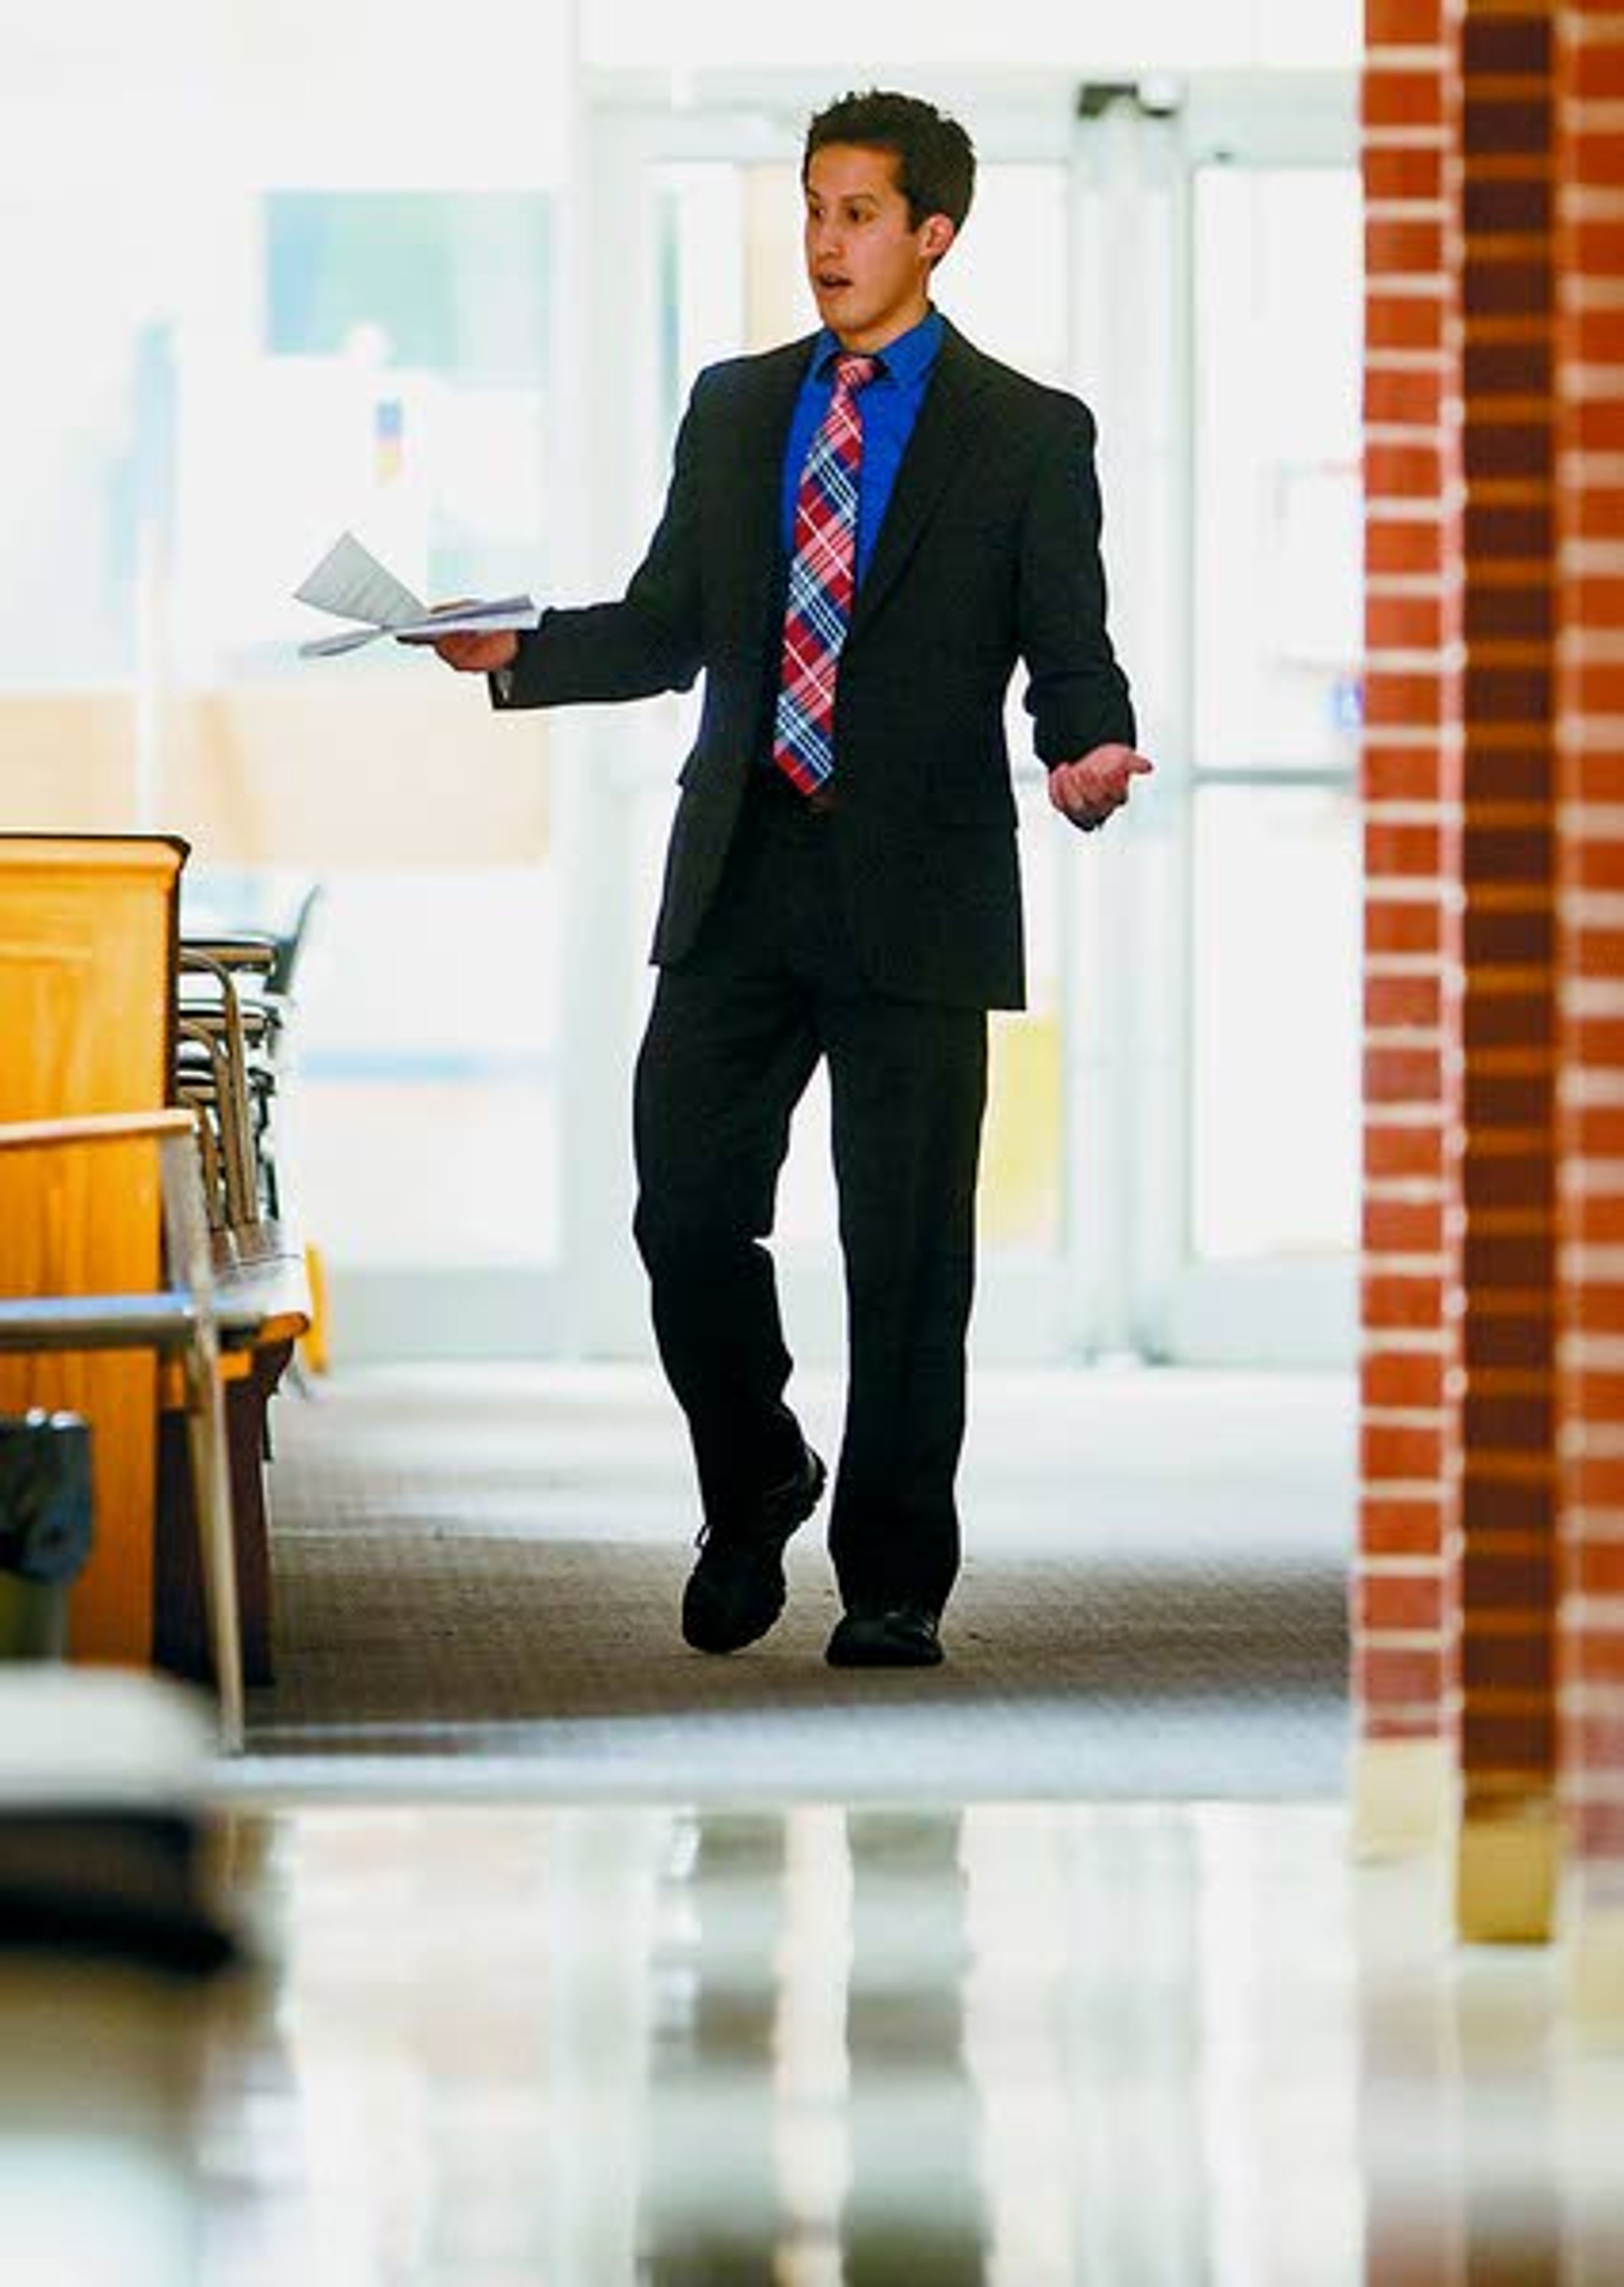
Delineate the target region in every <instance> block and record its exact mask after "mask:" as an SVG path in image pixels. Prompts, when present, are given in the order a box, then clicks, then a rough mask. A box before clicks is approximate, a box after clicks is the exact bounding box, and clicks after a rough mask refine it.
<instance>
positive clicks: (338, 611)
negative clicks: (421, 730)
mask: <svg viewBox="0 0 1624 2287" xmlns="http://www.w3.org/2000/svg"><path fill="white" fill-rule="evenodd" d="M293 592H294V594H295V596H296V597H297V599H298V600H299V602H300V603H302V604H311V605H314V607H315V609H316V610H317V611H319V612H330V613H332V615H333V616H334V618H335V619H343V620H361V621H365V622H366V624H365V626H363V627H359V628H347V629H345V632H344V633H343V634H342V635H337V636H318V637H315V638H314V639H313V641H311V642H309V643H302V644H301V645H299V657H300V658H301V659H336V658H337V657H338V656H339V654H340V653H344V652H347V651H358V650H359V649H360V646H361V645H363V644H369V643H376V642H377V640H378V639H379V637H382V636H398V637H407V638H416V639H417V640H419V641H424V640H432V638H433V637H435V636H443V635H457V634H463V633H470V634H480V635H489V634H494V633H495V632H496V631H497V630H499V629H503V628H513V629H523V628H534V627H535V625H536V623H537V622H538V621H539V620H540V618H541V613H540V611H539V610H538V609H537V607H536V605H535V602H534V600H533V599H532V598H531V597H528V596H499V597H495V599H494V600H492V601H489V602H479V601H470V602H464V603H456V604H443V605H440V606H439V608H438V609H436V610H433V611H431V610H430V609H429V607H428V605H426V604H424V602H423V600H422V598H421V597H417V596H414V595H413V593H412V591H411V590H410V589H409V588H408V587H406V586H404V585H403V584H402V582H400V581H399V580H397V579H396V578H395V575H394V574H393V573H392V572H391V571H389V570H388V569H387V568H386V567H385V566H384V565H382V564H380V563H379V562H378V560H377V558H376V556H374V555H373V554H372V552H371V550H369V549H367V548H363V547H362V545H361V543H360V541H359V540H357V539H356V537H355V535H354V534H353V532H345V533H341V534H339V536H338V538H337V540H336V541H335V542H333V545H332V546H331V547H330V548H329V550H328V551H327V554H326V555H325V556H324V557H323V558H321V562H320V563H319V564H318V565H317V566H315V569H314V570H313V571H312V572H310V573H308V574H306V575H305V579H304V580H302V581H301V582H300V583H299V585H298V586H297V588H296V589H295V590H294V591H293Z"/></svg>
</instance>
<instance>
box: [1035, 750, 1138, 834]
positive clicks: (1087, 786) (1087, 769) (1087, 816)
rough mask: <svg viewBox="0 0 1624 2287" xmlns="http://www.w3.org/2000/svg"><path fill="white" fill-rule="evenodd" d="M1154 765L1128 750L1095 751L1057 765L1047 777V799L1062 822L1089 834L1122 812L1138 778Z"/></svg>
mask: <svg viewBox="0 0 1624 2287" xmlns="http://www.w3.org/2000/svg"><path fill="white" fill-rule="evenodd" d="M1154 768H1155V764H1153V763H1152V762H1151V761H1149V760H1148V758H1147V757H1146V756H1144V755H1139V754H1136V753H1135V752H1134V749H1133V748H1131V747H1120V746H1111V747H1096V748H1093V749H1092V750H1091V751H1090V752H1089V754H1086V755H1082V756H1079V757H1078V759H1077V760H1076V761H1075V762H1072V763H1057V764H1055V765H1054V767H1053V769H1052V770H1051V771H1050V773H1049V799H1050V803H1052V804H1053V805H1054V807H1055V809H1057V810H1058V811H1059V812H1060V814H1061V816H1062V817H1063V818H1069V819H1071V821H1072V824H1073V826H1077V827H1081V829H1082V831H1083V832H1084V833H1085V834H1091V833H1092V832H1093V831H1094V829H1095V827H1097V826H1103V825H1104V824H1105V820H1106V819H1108V818H1109V817H1110V815H1111V813H1112V811H1113V810H1121V807H1122V805H1123V803H1125V802H1126V801H1127V799H1128V796H1129V790H1130V788H1131V787H1132V785H1133V782H1134V780H1135V779H1137V778H1142V777H1143V776H1144V775H1145V772H1148V771H1152V770H1153V769H1154Z"/></svg>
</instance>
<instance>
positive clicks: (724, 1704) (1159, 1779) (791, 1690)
mask: <svg viewBox="0 0 1624 2287" xmlns="http://www.w3.org/2000/svg"><path fill="white" fill-rule="evenodd" d="M802 1403H803V1410H804V1418H805V1419H806V1421H807V1425H808V1428H809V1430H810V1431H811V1433H812V1436H813V1438H814V1441H815V1442H817V1441H821V1442H822V1443H823V1444H824V1449H825V1450H826V1451H827V1450H828V1449H829V1447H830V1446H831V1445H832V1444H833V1442H834V1440H835V1436H836V1429H837V1396H836V1392H835V1391H834V1390H833V1389H828V1388H818V1387H814V1388H813V1389H812V1390H811V1391H810V1392H808V1393H804V1394H803V1398H802ZM1350 1423H1351V1393H1350V1391H1349V1389H1348V1388H1347V1387H1346V1385H1345V1384H1343V1383H1342V1382H1340V1381H1316V1380H1311V1379H1307V1378H1304V1379H1301V1380H1287V1379H1276V1380H1271V1381H1260V1380H1257V1379H1256V1378H1250V1377H1232V1376H1217V1375H1199V1376H1198V1375H1183V1374H1178V1375H1175V1374H1153V1373H1145V1374H1139V1373H1132V1374H1128V1373H1119V1374H1110V1373H1104V1374H1096V1375H1082V1374H1078V1375H1066V1376H1058V1375H1057V1376H1029V1377H1013V1376H1008V1375H1005V1376H1002V1377H983V1378H981V1379H978V1382H977V1389H976V1409H975V1416H974V1420H973V1423H972V1435H971V1439H970V1448H969V1452H968V1454H967V1462H966V1469H965V1476H964V1510H965V1517H966V1539H967V1544H968V1554H967V1559H966V1563H965V1569H964V1572H963V1577H962V1579H961V1583H960V1587H959V1589H958V1592H957V1594H956V1595H955V1599H954V1602H953V1605H952V1608H951V1610H950V1612H949V1614H948V1618H947V1626H946V1628H945V1632H944V1633H945V1637H946V1641H947V1644H948V1648H949V1654H950V1657H949V1660H948V1664H947V1666H945V1667H944V1668H942V1669H940V1670H939V1671H935V1672H932V1673H928V1674H907V1675H899V1674H877V1675H852V1674H838V1673H836V1672H835V1671H832V1670H830V1669H829V1668H828V1667H826V1666H824V1664H823V1660H822V1657H821V1655H822V1648H823V1644H824V1642H825V1639H826V1637H827V1635H828V1630H829V1627H830V1626H832V1624H833V1622H834V1619H835V1618H836V1614H837V1606H836V1599H835V1595H834V1592H833V1587H832V1584H831V1580H830V1576H829V1571H828V1561H827V1558H826V1556H825V1555H824V1552H823V1550H822V1547H821V1546H820V1520H818V1521H814V1523H812V1525H811V1526H809V1527H808V1528H807V1529H806V1531H804V1532H803V1533H802V1534H801V1535H800V1536H798V1538H797V1539H796V1543H795V1544H794V1545H793V1547H792V1549H791V1554H790V1563H789V1574H790V1606H789V1610H788V1613H787V1615H786V1617H785V1619H784V1620H783V1622H782V1623H781V1624H780V1626H779V1628H778V1629H776V1630H775V1631H774V1632H773V1634H772V1635H771V1636H770V1637H769V1638H767V1639H766V1640H765V1642H764V1643H762V1644H761V1645H759V1646H757V1647H756V1648H754V1649H752V1650H750V1651H749V1652H746V1653H743V1654H739V1655H735V1656H734V1657H733V1658H729V1659H723V1660H717V1659H709V1658H704V1657H703V1656H702V1655H699V1654H695V1653H693V1652H690V1651H688V1650H686V1649H685V1647H684V1646H683V1645H682V1643H681V1642H680V1641H679V1640H678V1638H677V1633H676V1610H677V1600H678V1598H679V1596H680V1594H681V1587H682V1581H683V1579H684V1577H685V1572H686V1569H687V1566H688V1563H690V1561H691V1555H692V1550H691V1546H690V1544H691V1540H692V1535H693V1525H694V1519H693V1514H692V1507H691V1503H692V1495H691V1492H690V1488H689V1481H688V1471H687V1466H686V1460H685V1449H684V1444H683V1441H682V1438H681V1436H680V1431H679V1428H678V1426H677V1424H675V1423H674V1422H673V1421H672V1420H671V1418H670V1413H669V1404H668V1402H667V1400H666V1399H665V1397H664V1396H663V1394H662V1392H661V1391H660V1390H659V1389H658V1388H657V1387H656V1386H655V1385H654V1382H653V1381H652V1380H651V1379H650V1378H649V1377H648V1376H646V1375H643V1374H640V1373H634V1372H613V1371H607V1370H603V1371H598V1372H593V1371H590V1370H576V1371H573V1372H572V1371H569V1370H547V1369H541V1368H536V1369H517V1368H510V1369H505V1370H498V1371H496V1372H495V1373H491V1372H488V1371H486V1370H480V1371H479V1372H478V1373H475V1372H474V1371H473V1370H471V1369H469V1368H465V1367H463V1368H445V1369H434V1368H423V1367H415V1368H411V1369H400V1370H395V1371H392V1372H388V1371H384V1370H376V1371H374V1372H371V1373H367V1374H357V1375H352V1376H350V1377H347V1378H344V1379H340V1380H339V1381H336V1382H333V1383H330V1384H329V1385H327V1386H325V1387H324V1388H323V1389H322V1390H321V1392H320V1394H319V1395H318V1396H317V1397H315V1398H314V1399H313V1401H311V1402H308V1403H300V1402H298V1401H297V1400H294V1401H290V1402H289V1403H287V1404H284V1405H283V1406H282V1407H281V1412H280V1416H279V1448H280V1450H279V1458H278V1460H277V1464H276V1467H275V1469H274V1471H273V1492H274V1498H275V1513H276V1522H275V1529H274V1539H273V1549H274V1561H275V1568H276V1575H277V1634H278V1647H279V1650H278V1667H277V1680H276V1682H275V1685H274V1686H273V1688H272V1689H270V1690H265V1691H261V1692H257V1693H256V1694H254V1695H253V1697H252V1703H251V1706H250V1742H249V1744H250V1759H249V1761H248V1763H247V1764H246V1765H245V1766H243V1767H242V1770H241V1777H242V1783H243V1785H244V1786H245V1787H246V1788H248V1789H250V1791H251V1789H252V1788H253V1787H254V1786H255V1785H259V1786H262V1787H265V1788H269V1789H273V1790H275V1789H280V1788H283V1787H292V1786H294V1785H296V1784H314V1785H318V1786H320V1785H322V1784H326V1785H328V1786H329V1787H342V1786H344V1785H346V1784H353V1785H357V1786H361V1787H366V1788H376V1787H377V1786H379V1785H380V1784H388V1783H390V1782H391V1780H393V1781H394V1782H395V1783H398V1784H411V1785H413V1786H414V1787H415V1788H416V1790H417V1791H419V1792H421V1791H422V1788H423V1786H424V1783H425V1782H426V1781H428V1780H430V1779H431V1778H432V1779H433V1781H434V1783H435V1784H440V1785H447V1786H450V1787H453V1788H455V1789H456V1791H459V1792H462V1791H481V1790H497V1791H503V1790H508V1789H517V1790H519V1791H522V1792H541V1793H545V1794H553V1795H566V1796H570V1795H588V1796H597V1795H600V1794H605V1793H608V1794H614V1795H620V1796H627V1795H630V1796H670V1795H672V1794H680V1795H682V1796H684V1797H696V1796H717V1795H732V1796H763V1795H770V1796H772V1797H773V1798H775V1799H776V1798H782V1797H795V1798H799V1799H807V1798H820V1797H830V1798H850V1797H852V1796H861V1795H869V1796H875V1795H885V1796H893V1797H894V1796H907V1797H909V1798H914V1799H917V1798H919V1797H921V1796H931V1797H936V1796H952V1797H964V1796H967V1795H974V1796H977V1797H984V1798H986V1797H1011V1796H1019V1797H1034V1796H1050V1797H1052V1796H1057V1795H1059V1796H1067V1797H1077V1796H1081V1797H1089V1798H1096V1799H1104V1798H1118V1799H1121V1798H1131V1799H1150V1798H1157V1797H1168V1796H1174V1797H1209V1798H1229V1799H1257V1798H1269V1797H1274V1798H1303V1797H1312V1796H1325V1795H1334V1794H1335V1793H1337V1792H1339V1791H1340V1789H1341V1787H1342V1784H1343V1761H1344V1755H1345V1750H1346V1704H1345V1696H1344V1683H1345V1674H1344V1671H1345V1664H1346V1658H1347V1645H1346V1626H1345V1595H1346V1589H1345V1565H1346V1548H1347V1546H1348V1539H1349V1534H1350V1531H1351V1522H1350V1521H1351V1453H1350V1447H1351V1434H1350ZM393 1759H404V1760H403V1761H401V1762H400V1768H399V1769H391V1765H392V1761H393ZM431 1764H432V1767H433V1768H432V1770H431V1768H430V1766H431Z"/></svg>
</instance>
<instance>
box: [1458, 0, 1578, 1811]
mask: <svg viewBox="0 0 1624 2287" xmlns="http://www.w3.org/2000/svg"><path fill="white" fill-rule="evenodd" d="M1449 50H1450V64H1451V67H1452V68H1451V71H1450V80H1449V91H1448V100H1447V106H1446V109H1447V115H1448V118H1449V123H1450V130H1451V132H1450V153H1449V158H1448V161H1447V164H1446V203H1447V206H1448V209H1449V216H1448V220H1447V223H1446V232H1445V243H1446V264H1447V266H1448V269H1449V272H1450V275H1451V281H1452V293H1451V297H1450V312H1449V319H1448V322H1447V328H1446V333H1447V339H1448V344H1449V349H1450V353H1451V354H1450V360H1449V361H1450V364H1451V367H1452V368H1453V370H1454V373H1455V374H1456V375H1458V376H1459V387H1460V397H1459V412H1458V418H1459V423H1460V431H1459V435H1460V444H1459V454H1458V468H1457V470H1456V471H1455V489H1454V498H1453V500H1452V503H1451V505H1452V509H1453V510H1454V516H1453V518H1452V521H1453V522H1454V524H1455V525H1456V526H1457V527H1458V532H1459V555H1458V559H1457V561H1456V563H1455V565H1454V567H1453V569H1454V592H1455V594H1456V596H1457V597H1458V607H1457V613H1456V617H1457V619H1458V628H1459V637H1460V641H1459V648H1458V653H1457V654H1456V659H1457V663H1458V681H1457V682H1456V683H1455V685H1454V689H1453V691H1452V694H1451V695H1452V705H1451V715H1452V718H1453V720H1452V729H1453V731H1454V736H1455V737H1456V739H1457V740H1458V742H1459V751H1460V758H1461V777H1460V789H1461V808H1460V818H1459V843H1458V868H1459V881H1460V898H1459V904H1458V907H1457V908H1456V917H1457V918H1456V926H1457V928H1458V946H1456V947H1455V948H1454V949H1455V950H1456V951H1457V952H1458V956H1459V958H1458V961H1455V962H1452V963H1451V966H1450V975H1449V979H1448V986H1447V990H1446V1025H1447V1029H1448V1032H1449V1034H1450V1038H1451V1041H1452V1044H1454V1045H1456V1046H1457V1047H1458V1050H1459V1053H1458V1055H1457V1056H1455V1057H1454V1059H1453V1060H1452V1072H1451V1085H1450V1105H1449V1116H1448V1144H1449V1151H1450V1157H1451V1159H1452V1162H1453V1189H1454V1198H1453V1199H1452V1209H1453V1214H1452V1224H1453V1231H1454V1238H1455V1242H1456V1243H1455V1246H1454V1250H1453V1254H1452V1262H1451V1277H1452V1285H1453V1293H1452V1298H1451V1299H1452V1314H1451V1315H1452V1326H1453V1332H1454V1344H1455V1361H1456V1366H1457V1373H1456V1376H1455V1381H1454V1389H1455V1393H1456V1396H1457V1398H1458V1402H1459V1406H1460V1419H1459V1434H1458V1441H1457V1446H1456V1453H1457V1464H1456V1471H1455V1476H1454V1485H1453V1499H1452V1500H1451V1503H1450V1508H1451V1518H1450V1523H1451V1527H1452V1530H1451V1535H1450V1547H1449V1552H1448V1556H1449V1562H1448V1568H1447V1578H1446V1600H1447V1602H1448V1604H1449V1606H1450V1609H1451V1612H1452V1617H1453V1620H1454V1626H1453V1629H1452V1640H1451V1660H1450V1670H1451V1684H1452V1696H1453V1697H1454V1704H1455V1705H1456V1706H1457V1707H1458V1710H1459V1742H1458V1744H1459V1759H1460V1769H1461V1773H1462V1808H1463V1811H1464V1813H1465V1815H1466V1816H1467V1817H1468V1818H1469V1819H1470V1818H1471V1817H1472V1816H1473V1815H1474V1813H1477V1812H1479V1811H1481V1812H1484V1813H1486V1814H1491V1815H1492V1813H1493V1810H1494V1809H1495V1808H1497V1807H1498V1806H1499V1805H1500V1804H1501V1803H1502V1802H1505V1801H1508V1800H1509V1801H1511V1802H1526V1801H1529V1800H1534V1801H1538V1800H1549V1798H1550V1796H1551V1794H1552V1792H1553V1789H1554V1785H1555V1773H1556V1733H1555V1697H1554V1694H1555V1683H1554V1674H1553V1602H1554V1581H1555V1571H1554V1559H1555V1548H1556V1523H1557V1500H1556V1458H1555V1413H1554V1382H1555V1345H1556V1231H1555V1217H1556V1169H1555V1136H1554V1119H1555V1060H1556V1037H1555V1036H1556V969H1555V951H1556V948H1555V896H1556V890H1555V837H1554V831H1553V827H1554V812H1553V791H1554V785H1555V756H1554V733H1553V713H1554V710H1553V687H1552V677H1553V669H1554V652H1553V622H1554V601H1555V599H1554V583H1555V561H1554V547H1553V542H1554V512H1555V501H1554V480H1555V464H1554V455H1555V444H1554V408H1553V402H1552V394H1551V388H1552V372H1551V360H1552V346H1551V331H1552V307H1553V281H1552V257H1553V246H1552V194H1553V188H1554V182H1553V139H1554V131H1555V130H1554V101H1553V87H1552V77H1551V75H1552V55H1551V34H1550V25H1549V20H1548V14H1547V8H1546V5H1545V4H1543V0H1533V4H1530V0H1451V4H1450V8H1449Z"/></svg>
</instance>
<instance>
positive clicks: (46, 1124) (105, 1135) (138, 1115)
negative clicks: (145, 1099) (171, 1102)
mask: <svg viewBox="0 0 1624 2287" xmlns="http://www.w3.org/2000/svg"><path fill="white" fill-rule="evenodd" d="M194 1126H195V1122H194V1120H193V1117H192V1114H191V1113H190V1112H178V1111H176V1112H169V1111H159V1112H81V1113H79V1114H77V1115H76V1116H75V1117H73V1118H71V1119H66V1120H7V1121H0V1151H41V1150H48V1149H50V1148H51V1147H52V1146H54V1145H56V1144H123V1143H129V1142H131V1141H132V1140H133V1139H135V1138H137V1137H139V1136H153V1137H154V1138H156V1137H162V1136H189V1135H191V1134H192V1133H193V1132H194Z"/></svg>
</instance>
